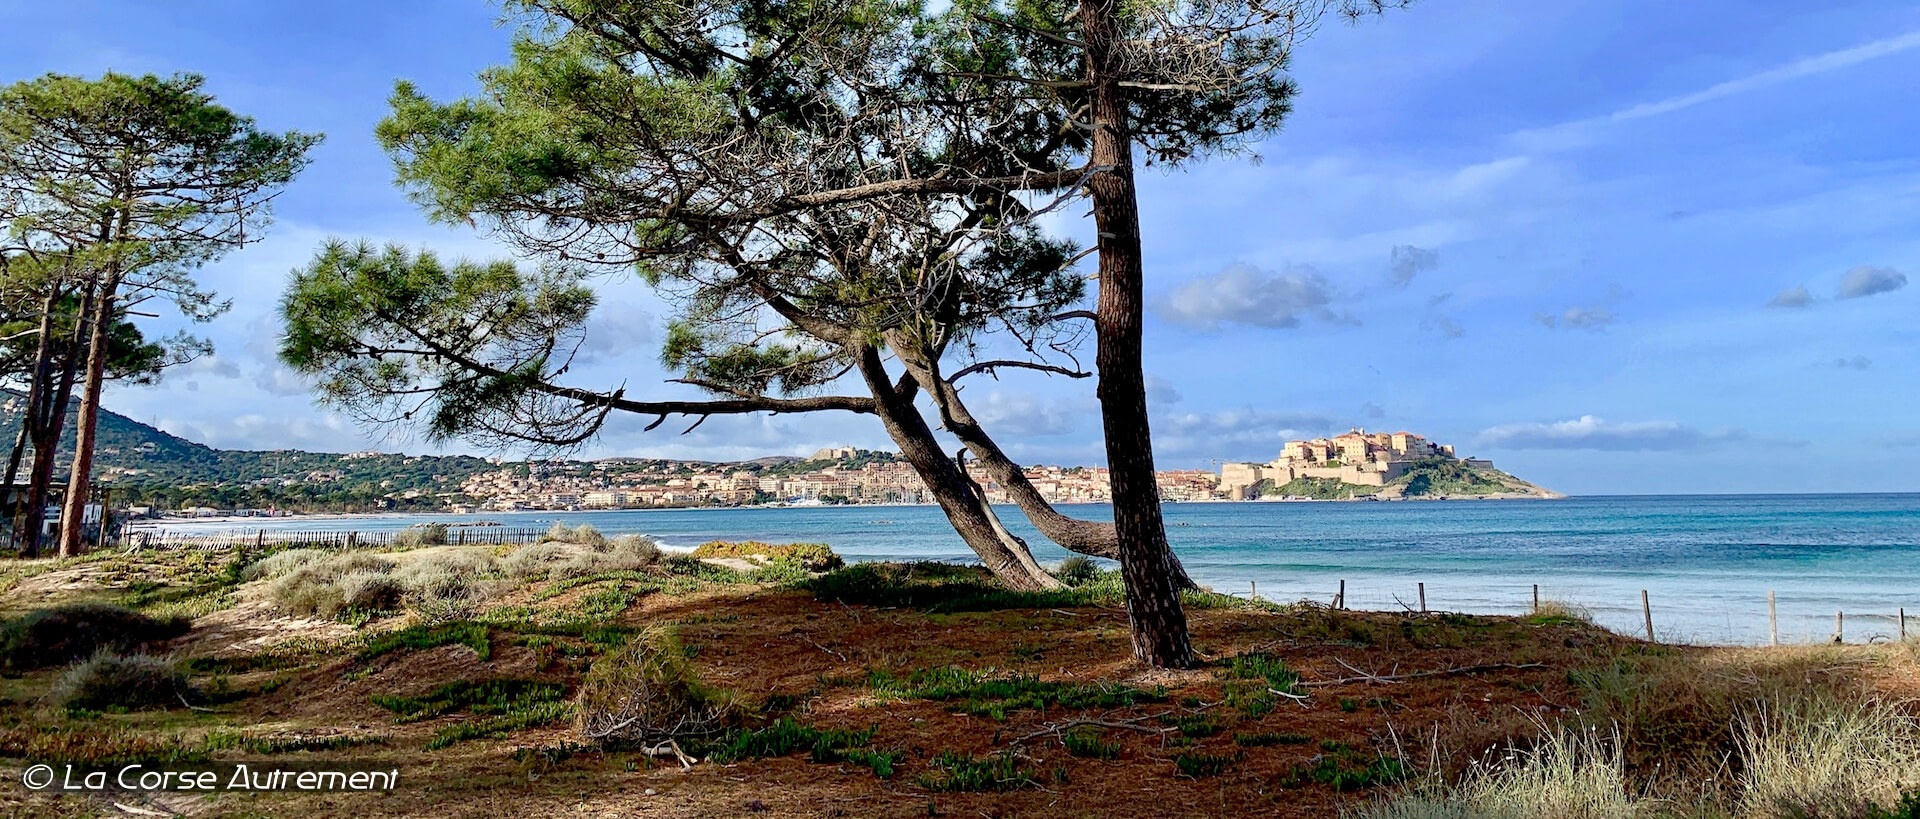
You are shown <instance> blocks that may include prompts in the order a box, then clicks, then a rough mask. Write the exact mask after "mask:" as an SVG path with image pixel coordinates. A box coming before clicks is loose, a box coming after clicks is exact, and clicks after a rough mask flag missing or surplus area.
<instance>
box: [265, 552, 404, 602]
mask: <svg viewBox="0 0 1920 819" xmlns="http://www.w3.org/2000/svg"><path fill="white" fill-rule="evenodd" d="M312 552H313V550H308V549H294V550H290V551H286V552H281V553H279V554H277V555H274V556H273V557H270V558H267V559H266V560H263V561H260V562H259V563H256V564H254V567H253V568H260V567H262V566H264V567H265V568H261V570H260V576H261V577H263V578H272V582H271V583H269V584H268V586H267V589H266V594H267V599H268V600H270V601H272V603H273V604H274V606H275V607H276V608H278V609H280V610H281V611H284V612H286V613H288V614H292V615H297V616H302V617H326V618H332V617H335V616H338V615H339V614H340V613H341V612H343V611H346V610H348V609H350V608H354V607H355V606H356V603H367V604H377V603H383V602H390V601H376V600H371V599H368V600H359V601H355V600H350V599H348V597H347V592H348V590H349V583H348V581H347V578H352V581H351V588H352V589H353V590H355V591H356V592H372V593H375V594H383V593H384V592H385V590H386V589H388V588H390V586H388V584H387V583H385V582H382V581H379V580H376V579H375V578H379V577H384V576H385V575H387V574H388V573H390V572H392V571H393V561H391V560H387V559H386V558H383V557H378V556H375V555H372V554H368V553H366V552H336V553H332V554H327V553H319V554H317V556H316V555H315V554H312Z"/></svg>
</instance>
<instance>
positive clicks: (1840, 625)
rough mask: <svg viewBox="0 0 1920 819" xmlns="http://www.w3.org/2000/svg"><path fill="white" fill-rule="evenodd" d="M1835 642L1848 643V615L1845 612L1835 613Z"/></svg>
mask: <svg viewBox="0 0 1920 819" xmlns="http://www.w3.org/2000/svg"><path fill="white" fill-rule="evenodd" d="M1833 641H1834V642H1836V643H1844V642H1846V641H1847V615H1846V613H1845V612H1838V611H1836V612H1834V613H1833Z"/></svg>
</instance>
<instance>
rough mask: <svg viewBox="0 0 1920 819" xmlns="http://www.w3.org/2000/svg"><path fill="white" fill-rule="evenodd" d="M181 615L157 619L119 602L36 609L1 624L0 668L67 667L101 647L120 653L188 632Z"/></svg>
mask: <svg viewBox="0 0 1920 819" xmlns="http://www.w3.org/2000/svg"><path fill="white" fill-rule="evenodd" d="M189 625H190V624H189V623H188V622H187V621H186V620H184V619H166V620H157V619H154V618H152V617H148V616H147V615H144V614H140V613H138V612H135V611H132V610H130V609H126V608H123V607H120V606H112V605H106V604H103V603H75V604H72V605H66V606H57V607H55V608H50V609H38V610H36V611H32V612H29V613H27V614H25V615H23V616H21V617H18V618H15V619H13V620H9V621H7V623H6V624H5V625H4V626H0V667H4V668H6V669H8V670H10V671H27V670H32V669H36V668H46V667H49V666H56V665H66V664H68V663H73V662H78V661H80V660H85V659H88V658H90V657H93V656H94V655H95V654H97V653H99V652H101V651H116V652H125V651H132V650H135V649H139V648H142V647H145V646H149V645H152V644H155V643H159V642H161V641H164V640H170V639H172V638H174V637H178V636H180V635H182V634H185V633H186V632H187V628H188V626H189Z"/></svg>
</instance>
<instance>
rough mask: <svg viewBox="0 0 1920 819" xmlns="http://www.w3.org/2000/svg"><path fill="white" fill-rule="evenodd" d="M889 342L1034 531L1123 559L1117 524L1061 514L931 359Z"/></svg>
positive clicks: (1183, 575)
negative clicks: (1009, 455)
mask: <svg viewBox="0 0 1920 819" xmlns="http://www.w3.org/2000/svg"><path fill="white" fill-rule="evenodd" d="M889 342H890V344H889V346H890V347H891V348H892V349H893V350H894V353H895V355H898V356H899V357H900V360H901V361H902V362H903V363H905V364H906V365H907V369H908V372H909V373H910V374H912V376H913V378H914V380H915V381H918V382H920V383H921V384H922V385H923V386H924V387H925V388H926V390H927V392H928V393H929V394H930V395H932V396H933V399H934V405H935V407H937V408H938V409H939V411H940V419H941V423H942V425H943V426H944V427H945V428H946V430H947V431H948V432H951V433H953V435H954V437H956V438H958V439H960V443H962V444H965V445H966V446H967V451H969V452H971V453H973V457H974V459H975V460H978V461H979V462H980V465H981V466H982V467H983V468H985V469H986V470H987V474H988V475H991V476H992V477H993V479H994V480H995V481H996V482H998V483H999V484H1000V485H1001V486H1002V487H1004V488H1005V489H1006V491H1007V499H1008V500H1010V501H1012V502H1013V504H1014V505H1015V506H1018V507H1020V512H1021V514H1024V515H1026V517H1027V521H1028V522H1030V523H1032V524H1033V528H1035V529H1038V530H1040V534H1042V535H1045V536H1046V537H1047V539H1048V540H1051V541H1053V542H1054V543H1057V544H1060V546H1061V547H1063V548H1065V549H1066V550H1068V551H1071V552H1078V553H1080V554H1083V555H1091V556H1093V557H1104V558H1107V559H1109V560H1119V559H1120V535H1119V532H1118V531H1117V530H1116V529H1115V528H1114V525H1113V524H1111V523H1102V522H1099V521H1092V520H1081V519H1079V518H1073V517H1068V516H1067V515H1064V514H1061V512H1060V511H1059V510H1057V509H1055V508H1054V507H1053V503H1052V502H1051V501H1049V500H1047V498H1046V496H1044V495H1042V494H1040V490H1039V489H1038V488H1036V487H1034V485H1033V481H1031V480H1028V479H1027V473H1026V470H1024V469H1021V468H1020V465H1019V464H1018V463H1015V462H1014V460H1013V459H1012V458H1009V457H1007V454H1006V452H1005V451H1004V450H1002V449H1001V448H1000V445H999V444H998V443H997V442H995V441H994V440H993V437H992V436H990V435H988V434H987V431H986V429H985V428H983V427H982V426H981V425H980V422H979V421H978V420H977V419H975V418H974V417H973V413H972V412H970V411H968V409H967V405H966V402H964V401H962V400H961V399H960V391H959V390H957V389H955V388H954V386H953V385H952V384H950V383H947V382H946V381H945V380H943V379H941V378H940V374H939V372H937V371H936V370H935V368H934V367H933V366H931V364H930V361H929V356H927V355H926V354H925V352H924V351H917V350H915V349H914V348H913V347H912V345H910V344H908V343H907V342H906V340H905V339H902V338H899V337H898V336H897V334H892V335H890V337H889ZM1169 558H1170V559H1171V560H1172V566H1173V572H1174V575H1175V582H1176V583H1177V584H1178V585H1179V586H1180V587H1181V588H1196V586H1195V584H1194V582H1193V579H1192V578H1190V577H1188V576H1187V572H1186V569H1185V568H1184V567H1182V566H1181V565H1180V560H1179V558H1178V557H1174V556H1173V555H1172V553H1171V552H1169Z"/></svg>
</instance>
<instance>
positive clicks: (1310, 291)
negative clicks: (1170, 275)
mask: <svg viewBox="0 0 1920 819" xmlns="http://www.w3.org/2000/svg"><path fill="white" fill-rule="evenodd" d="M1333 298H1334V293H1333V285H1332V284H1330V283H1328V282H1327V280H1326V279H1324V278H1322V277H1321V276H1320V275H1319V274H1318V273H1315V272H1314V271H1313V269H1312V268H1310V267H1305V266H1301V267H1297V268H1294V269H1292V270H1290V271H1289V272H1286V273H1279V274H1269V273H1266V272H1264V271H1262V270H1260V269H1259V268H1256V267H1253V266H1252V265H1246V264H1233V265H1228V266H1227V267H1226V268H1225V269H1223V270H1221V271H1220V272H1218V273H1215V274H1213V275H1211V276H1202V277H1200V278H1197V279H1190V280H1188V281H1186V282H1182V283H1181V284H1180V285H1179V286H1178V287H1175V288H1174V289H1173V292H1171V293H1168V294H1166V295H1165V296H1162V297H1161V298H1160V299H1158V300H1157V301H1158V304H1157V310H1158V312H1159V313H1160V315H1161V316H1162V317H1163V318H1166V319H1167V320H1169V321H1173V322H1175V323H1178V324H1184V325H1187V326H1189V327H1194V328H1198V329H1202V330H1219V329H1220V328H1221V327H1222V326H1223V325H1226V324H1245V325H1250V326H1253V327H1267V328H1275V329H1280V328H1288V327H1298V326H1299V325H1300V321H1301V319H1302V318H1303V317H1319V318H1321V319H1323V320H1326V321H1340V320H1342V318H1341V317H1340V316H1339V315H1337V314H1335V313H1334V312H1333V311H1332V310H1331V309H1329V307H1328V305H1330V304H1332V302H1333Z"/></svg>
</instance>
